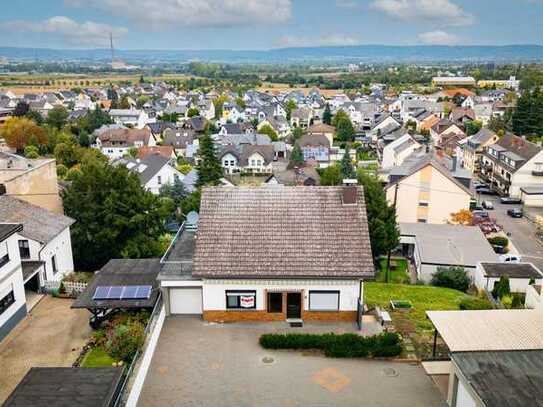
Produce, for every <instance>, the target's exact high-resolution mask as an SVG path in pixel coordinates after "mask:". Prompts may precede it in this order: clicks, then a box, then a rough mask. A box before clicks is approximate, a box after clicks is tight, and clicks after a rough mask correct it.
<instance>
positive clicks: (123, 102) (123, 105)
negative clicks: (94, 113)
mask: <svg viewBox="0 0 543 407" xmlns="http://www.w3.org/2000/svg"><path fill="white" fill-rule="evenodd" d="M130 107H131V106H130V102H129V101H128V96H126V95H124V96H123V97H122V98H121V100H120V101H119V106H118V108H119V109H130Z"/></svg>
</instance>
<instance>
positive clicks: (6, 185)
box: [0, 152, 63, 214]
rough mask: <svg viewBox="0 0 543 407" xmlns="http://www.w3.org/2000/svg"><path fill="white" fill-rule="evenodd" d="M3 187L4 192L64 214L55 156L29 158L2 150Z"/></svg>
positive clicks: (0, 176) (0, 186)
mask: <svg viewBox="0 0 543 407" xmlns="http://www.w3.org/2000/svg"><path fill="white" fill-rule="evenodd" d="M0 190H3V195H6V196H13V197H16V198H18V199H21V200H23V201H26V202H29V203H31V204H33V205H37V206H39V207H41V208H44V209H47V210H49V211H52V212H55V213H58V214H62V213H63V208H62V200H61V198H60V194H59V189H58V179H57V165H56V161H55V160H54V159H49V158H47V159H29V158H25V157H21V156H19V155H15V154H10V153H2V152H0ZM0 194H2V193H1V192H0Z"/></svg>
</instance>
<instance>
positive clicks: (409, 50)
mask: <svg viewBox="0 0 543 407" xmlns="http://www.w3.org/2000/svg"><path fill="white" fill-rule="evenodd" d="M115 56H116V58H119V59H122V60H124V61H126V62H131V63H137V62H140V63H145V62H147V63H148V62H188V61H194V60H200V61H206V62H224V63H257V64H258V63H303V62H307V63H312V62H313V63H314V62H328V63H334V62H338V63H339V62H341V63H346V62H376V63H377V62H454V61H458V62H485V61H488V62H533V61H543V46H542V45H505V46H494V45H474V46H432V45H409V46H396V45H357V46H345V47H305V48H277V49H270V50H262V51H259V50H246V51H243V50H240V51H238V50H116V51H115ZM0 57H5V58H7V59H9V60H41V61H69V60H79V61H109V59H110V58H111V51H110V50H109V49H63V50H60V49H49V48H15V47H0Z"/></svg>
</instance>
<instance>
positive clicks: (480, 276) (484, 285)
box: [472, 263, 543, 293]
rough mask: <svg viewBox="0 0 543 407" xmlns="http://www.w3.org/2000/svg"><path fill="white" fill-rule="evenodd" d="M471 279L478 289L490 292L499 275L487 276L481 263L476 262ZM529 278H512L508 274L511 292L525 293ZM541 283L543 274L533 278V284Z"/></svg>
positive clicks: (498, 279)
mask: <svg viewBox="0 0 543 407" xmlns="http://www.w3.org/2000/svg"><path fill="white" fill-rule="evenodd" d="M473 274H474V275H473V277H472V281H473V282H474V284H475V286H476V287H477V288H478V289H480V290H485V291H488V292H491V291H492V290H493V289H494V284H496V283H497V282H498V281H500V278H499V277H487V276H486V275H485V271H484V269H483V267H482V266H481V264H480V263H479V264H477V267H476V268H475V270H474V273H473ZM529 283H530V279H529V278H513V277H511V276H509V287H510V288H511V292H512V293H526V292H527V290H528V287H529V285H530V284H529ZM542 283H543V276H542V277H541V278H537V279H536V280H535V284H537V285H541V284H542Z"/></svg>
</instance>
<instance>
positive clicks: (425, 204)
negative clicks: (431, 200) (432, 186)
mask: <svg viewBox="0 0 543 407" xmlns="http://www.w3.org/2000/svg"><path fill="white" fill-rule="evenodd" d="M419 206H424V207H427V206H428V201H419Z"/></svg>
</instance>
